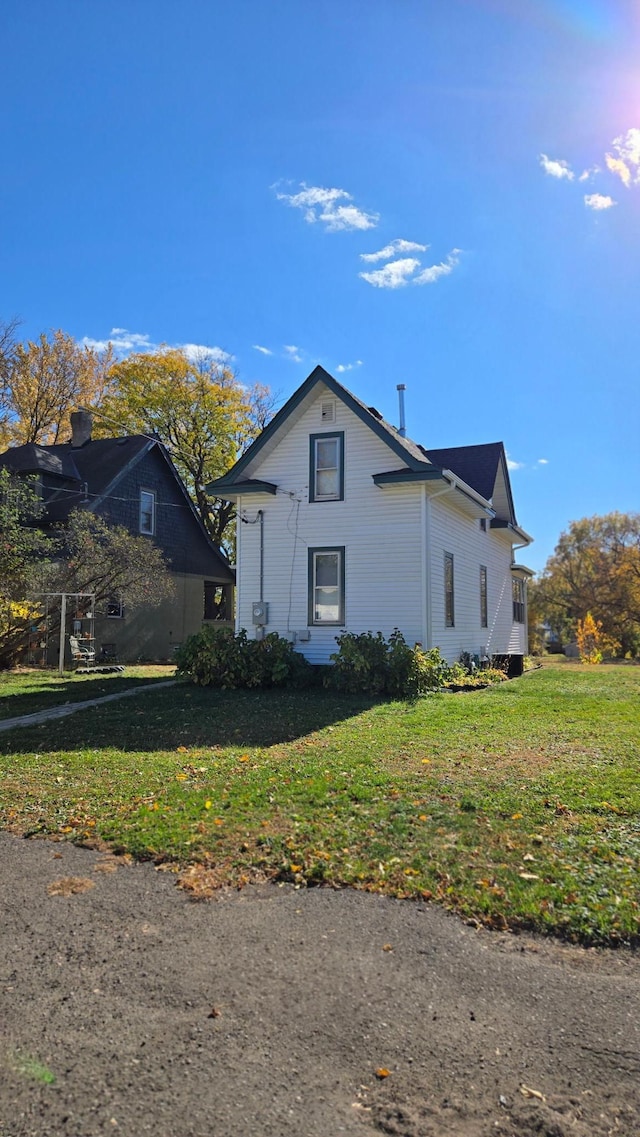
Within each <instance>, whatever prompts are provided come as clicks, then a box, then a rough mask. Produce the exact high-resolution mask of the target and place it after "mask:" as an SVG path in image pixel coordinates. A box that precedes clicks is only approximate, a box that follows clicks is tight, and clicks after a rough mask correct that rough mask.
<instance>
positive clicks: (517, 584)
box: [511, 578, 524, 624]
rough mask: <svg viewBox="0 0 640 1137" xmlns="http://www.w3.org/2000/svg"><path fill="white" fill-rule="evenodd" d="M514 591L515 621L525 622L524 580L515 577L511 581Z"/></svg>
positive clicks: (516, 622) (518, 622)
mask: <svg viewBox="0 0 640 1137" xmlns="http://www.w3.org/2000/svg"><path fill="white" fill-rule="evenodd" d="M511 588H512V591H513V622H514V624H524V581H523V580H519V579H518V578H515V579H513V580H512V581H511Z"/></svg>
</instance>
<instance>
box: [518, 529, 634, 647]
mask: <svg viewBox="0 0 640 1137" xmlns="http://www.w3.org/2000/svg"><path fill="white" fill-rule="evenodd" d="M530 603H531V605H532V608H533V610H534V611H535V613H536V615H537V617H538V618H539V619H541V620H545V621H546V622H547V623H548V624H549V626H550V627H551V628H552V629H553V631H554V632H555V633H556V634H558V635H560V636H564V637H565V638H566V637H567V636H568V635H574V634H575V630H576V627H577V622H578V620H582V621H584V620H585V619H586V617H587V613H589V612H590V613H592V615H593V618H594V620H596V621H598V622H599V623H600V624H601V626H602V632H603V634H604V635H605V636H607V637H609V638H610V639H612V640H616V641H617V642H618V643H619V644H620V645H621V649H622V651H623V652H625V653H626V652H629V651H631V652H634V653H636V652H638V651H640V513H608V514H606V515H604V516H601V517H599V516H596V517H585V518H583V519H582V520H581V521H573V522H572V523H571V525H570V526H569V529H568V530H567V531H566V533H562V534H561V536H560V540H559V541H558V544H557V545H556V548H555V551H554V553H553V555H552V556H551V557H550V558H549V560H548V561H547V564H546V566H545V569H544V572H543V573H542V575H541V577H540V579H539V580H538V581H537V582H536V584H535V585H534V587H533V589H532V591H531V595H530Z"/></svg>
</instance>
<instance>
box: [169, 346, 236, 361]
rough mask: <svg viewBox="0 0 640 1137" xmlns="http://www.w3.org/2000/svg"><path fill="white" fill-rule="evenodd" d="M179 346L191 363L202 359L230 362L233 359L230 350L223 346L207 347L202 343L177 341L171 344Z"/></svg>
mask: <svg viewBox="0 0 640 1137" xmlns="http://www.w3.org/2000/svg"><path fill="white" fill-rule="evenodd" d="M171 346H173V347H178V348H180V349H181V351H183V352H184V354H185V355H186V357H187V359H188V360H189V362H190V363H197V361H198V360H200V359H212V360H213V361H214V362H215V363H229V361H230V360H231V359H233V356H232V355H229V352H228V351H223V350H222V348H221V347H207V345H206V344H202V343H176V344H173V345H171Z"/></svg>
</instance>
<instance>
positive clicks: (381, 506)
mask: <svg viewBox="0 0 640 1137" xmlns="http://www.w3.org/2000/svg"><path fill="white" fill-rule="evenodd" d="M207 489H208V492H209V493H211V494H213V495H215V496H217V497H221V498H223V499H225V500H230V501H235V502H237V508H238V514H239V517H240V519H241V521H242V522H244V524H241V523H240V522H239V524H238V532H237V556H236V562H237V563H236V572H237V585H236V587H237V599H236V626H237V628H242V627H244V628H250V627H251V626H253V627H254V629H255V634H256V636H258V637H259V636H261V635H263V634H264V632H265V631H266V632H271V631H275V632H279V633H280V634H281V635H284V636H288V637H289V638H291V639H292V640H293V642H294V643H295V644H296V646H297V647H298V648H299V650H300V651H301V652H302V653H303V654H304V655H305V656H306V657H307V659H309V660H310V661H311V662H312V663H327V662H328V661H329V657H330V655H331V653H332V652H333V651H335V650H336V643H335V639H336V636H338V635H340V633H341V632H343V631H349V632H366V631H372V632H378V631H381V632H382V633H383V634H384V635H385V636H388V635H389V634H390V633H391V632H392V631H393V629H394V628H396V627H397V628H399V629H400V631H401V632H402V633H403V635H404V636H405V638H406V640H407V641H408V642H409V643H410V644H413V643H415V642H419V643H421V644H423V645H424V646H425V647H427V648H430V647H434V646H437V647H439V648H440V650H441V651H442V653H443V655H444V656H446V658H447V659H448V660H449V661H453V660H456V659H457V658H458V657H459V656H460V654H461V652H469V653H470V654H471V655H475V656H479V657H481V658H482V657H495V656H501V657H505V656H508V657H509V668H510V672H511V674H517V673H518V672H519V671H520V670H521V668H522V662H523V657H524V655H525V654H526V652H527V608H526V581H527V578H528V577H529V576H531V575H532V573H531V571H530V570H529V569H527V568H525V567H524V566H517V565H516V564H515V563H514V551H515V549H517V548H521V547H523V546H525V545H528V544H529V543H530V542H531V538H530V537H529V536H528V535H527V534H526V533H525V532H524V531H523V530H522V529H521V528H520V527H519V526H518V524H517V522H516V516H515V511H514V506H513V498H512V496H511V487H510V482H509V473H508V469H507V462H506V455H505V450H504V447H503V445H502V443H501V442H496V443H490V444H488V445H483V446H460V447H454V448H452V449H446V450H430V451H428V450H425V449H424V448H423V447H421V446H418V445H417V444H416V443H414V442H411V441H410V440H409V439H408V438H406V437H405V436H404V431H403V428H400V429H399V430H398V429H396V428H395V427H393V426H391V425H390V424H389V423H387V422H385V421H384V420H383V419H382V416H381V415H380V414H379V413H378V411H376V410H375V408H374V407H367V406H366V405H365V404H364V403H362V402H360V400H359V399H357V398H356V397H355V396H354V395H352V394H351V393H350V392H349V391H347V390H346V388H344V387H343V386H341V384H340V383H338V382H337V381H336V380H335V379H334V378H333V377H332V376H331V375H329V374H328V373H327V372H326V371H325V370H324V369H323V368H322V367H316V368H315V370H314V371H313V372H312V374H311V375H310V376H309V378H308V379H307V380H306V381H305V382H304V383H303V384H302V386H301V387H300V388H299V389H298V390H297V391H296V393H295V394H294V395H293V396H292V397H291V398H290V399H289V401H288V402H287V403H286V404H285V405H284V407H282V409H281V410H280V411H279V412H278V414H277V415H276V416H275V418H273V419H272V421H271V422H270V423H269V425H268V426H267V427H266V429H265V430H264V431H263V432H262V434H260V435H259V437H258V438H257V439H256V440H255V442H254V443H253V445H252V446H251V447H250V448H249V449H248V450H247V451H246V453H245V454H244V455H243V456H242V457H241V458H240V459H239V461H238V462H236V464H235V466H233V467H232V469H231V470H230V471H229V472H228V473H227V474H225V475H224V476H223V477H222V478H218V479H217V480H216V481H214V482H212V483H211V484H210V485H209V486H208V487H207Z"/></svg>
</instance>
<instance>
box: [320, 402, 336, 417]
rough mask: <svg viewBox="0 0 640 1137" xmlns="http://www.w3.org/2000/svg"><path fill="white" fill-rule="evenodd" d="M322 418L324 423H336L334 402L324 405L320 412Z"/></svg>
mask: <svg viewBox="0 0 640 1137" xmlns="http://www.w3.org/2000/svg"><path fill="white" fill-rule="evenodd" d="M320 418H321V419H322V421H323V422H335V421H336V404H335V403H334V402H333V400H330V401H329V402H326V403H323V404H322V410H321V412H320Z"/></svg>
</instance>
